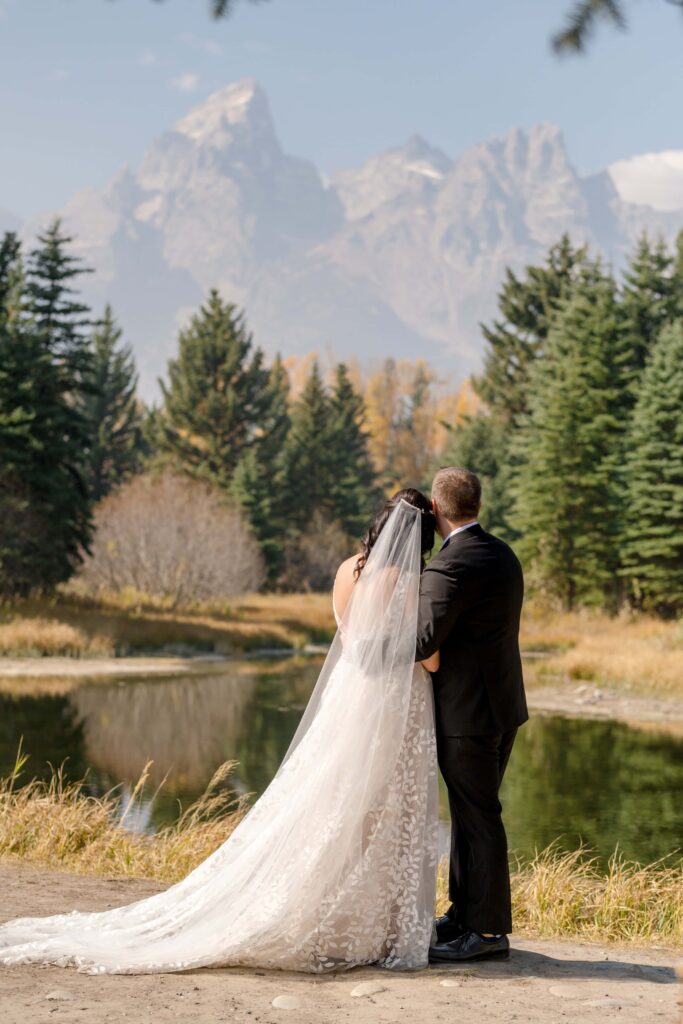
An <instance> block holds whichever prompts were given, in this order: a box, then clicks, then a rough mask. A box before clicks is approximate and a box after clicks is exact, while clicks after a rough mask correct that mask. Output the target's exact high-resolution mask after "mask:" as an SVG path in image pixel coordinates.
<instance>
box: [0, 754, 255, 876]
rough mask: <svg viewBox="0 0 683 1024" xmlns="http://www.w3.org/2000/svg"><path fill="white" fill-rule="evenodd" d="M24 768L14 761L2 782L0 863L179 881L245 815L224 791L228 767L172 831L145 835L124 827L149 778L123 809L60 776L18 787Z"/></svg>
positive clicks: (110, 797)
mask: <svg viewBox="0 0 683 1024" xmlns="http://www.w3.org/2000/svg"><path fill="white" fill-rule="evenodd" d="M24 763H25V758H24V757H23V755H21V754H20V755H19V757H18V758H17V764H16V766H15V769H14V772H13V773H12V774H11V775H10V776H9V777H8V778H7V779H3V780H1V781H0V858H1V857H9V858H20V859H21V861H22V862H23V863H29V864H38V865H43V866H45V867H47V868H64V869H69V870H71V871H76V872H79V873H81V874H87V875H102V874H107V875H109V874H114V875H125V876H128V877H133V878H154V879H158V880H159V881H163V882H169V883H171V882H177V881H179V879H181V878H183V877H184V876H185V875H186V874H187V873H188V871H191V870H192V868H194V867H195V866H196V865H197V864H199V863H200V862H201V861H202V860H204V859H205V858H206V857H208V855H209V854H210V853H212V852H213V851H214V850H215V849H216V848H217V847H218V846H220V845H221V843H223V842H224V841H225V840H226V839H227V838H228V836H229V835H230V833H231V832H232V831H233V829H234V828H235V825H236V824H237V822H238V821H239V819H240V818H241V816H242V813H243V808H242V805H241V804H240V803H239V802H236V801H235V800H234V798H233V797H232V796H231V795H229V790H228V791H226V789H225V782H226V780H227V779H228V777H229V775H230V772H231V770H232V768H233V764H232V763H230V762H226V763H225V764H224V765H222V766H221V767H220V768H219V769H218V770H217V771H216V773H215V774H214V776H213V778H212V779H211V781H210V783H209V785H208V787H207V789H206V792H205V793H204V795H203V796H202V798H201V799H200V800H199V801H198V802H197V803H196V804H194V805H193V806H192V807H189V808H188V809H187V810H186V811H185V813H184V814H183V815H182V816H181V817H180V818H179V819H178V821H177V822H176V823H175V824H174V825H170V826H168V827H166V828H164V829H163V830H161V831H159V832H157V833H156V834H155V835H151V836H150V835H144V834H141V833H139V832H133V831H130V830H129V829H127V828H126V827H125V826H126V818H127V816H128V815H129V814H130V813H131V811H132V810H133V808H134V805H135V802H136V800H137V798H138V796H139V795H140V793H141V792H142V790H143V788H144V785H145V783H146V781H147V777H148V772H147V771H144V772H143V773H142V775H141V776H140V779H139V780H138V782H137V784H136V786H135V788H134V790H133V792H132V794H131V796H130V798H129V800H128V802H127V804H126V806H125V807H123V808H122V807H121V804H120V800H119V797H118V796H117V794H116V793H115V791H112V792H111V793H109V794H107V795H105V796H104V797H94V796H90V795H88V794H87V793H86V791H85V784H84V782H75V783H74V782H67V781H66V780H65V778H64V776H63V774H62V772H61V771H54V772H53V774H52V778H51V779H50V780H49V781H47V782H42V781H39V780H37V779H34V780H33V781H32V782H29V783H28V784H26V785H23V786H19V785H17V783H18V778H19V774H20V772H21V769H22V767H23V765H24Z"/></svg>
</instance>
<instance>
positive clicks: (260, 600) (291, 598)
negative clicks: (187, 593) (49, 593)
mask: <svg viewBox="0 0 683 1024" xmlns="http://www.w3.org/2000/svg"><path fill="white" fill-rule="evenodd" d="M3 619H4V622H3V621H2V620H3ZM333 633H334V618H333V615H332V609H331V605H330V598H329V595H324V594H293V595H282V594H270V595H265V594H257V595H252V596H247V597H242V598H237V599H235V600H234V601H231V602H229V603H228V602H221V603H217V602H215V603H212V604H203V605H196V606H192V607H188V608H183V609H180V610H171V609H170V608H168V607H167V606H166V605H165V604H164V602H163V601H158V600H153V599H152V598H150V597H148V596H147V595H144V594H139V593H133V592H131V591H127V592H124V593H121V594H110V595H104V596H101V597H98V598H97V599H95V598H90V597H87V596H85V595H83V594H80V593H78V592H75V591H73V590H69V589H67V590H65V591H63V592H61V593H59V594H58V595H57V596H56V597H55V598H54V599H51V600H47V599H29V600H25V601H21V602H17V603H15V604H14V605H13V606H11V607H10V608H8V609H6V610H5V613H4V615H2V616H1V617H0V656H5V657H10V656H11V657H28V656H47V655H55V656H56V655H68V656H70V657H93V656H101V655H109V656H111V655H126V654H142V653H145V654H150V653H151V654H156V653H172V654H181V655H183V654H192V653H207V652H211V653H217V654H241V653H245V652H249V651H254V650H264V649H288V650H292V649H294V650H300V649H301V648H303V647H305V646H306V645H307V644H310V643H324V642H326V641H329V640H330V639H331V637H332V635H333Z"/></svg>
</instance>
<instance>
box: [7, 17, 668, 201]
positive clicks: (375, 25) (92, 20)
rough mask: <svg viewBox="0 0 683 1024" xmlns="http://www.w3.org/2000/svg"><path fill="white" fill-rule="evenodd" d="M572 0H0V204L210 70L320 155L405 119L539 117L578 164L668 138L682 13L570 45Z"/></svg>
mask: <svg viewBox="0 0 683 1024" xmlns="http://www.w3.org/2000/svg"><path fill="white" fill-rule="evenodd" d="M569 3H570V0H514V2H512V0H270V2H269V3H263V4H256V5H252V4H248V3H243V4H242V5H241V6H240V7H239V8H238V10H237V11H236V13H235V15H234V16H233V17H232V18H230V19H228V20H227V21H225V22H213V21H211V20H210V19H209V17H208V14H207V7H208V4H207V2H206V0H164V2H162V3H157V2H154V0H0V139H1V144H2V160H1V162H0V207H5V208H7V209H9V210H12V211H13V212H15V213H16V214H18V215H20V216H28V215H31V214H34V213H36V212H38V211H41V210H45V209H54V208H57V207H59V206H61V205H62V204H63V203H64V202H65V201H66V200H67V199H68V198H69V197H70V196H71V195H72V194H73V193H74V192H75V191H76V190H77V189H79V188H82V187H83V186H84V185H95V186H99V185H102V184H103V183H104V182H105V181H107V180H108V179H109V178H110V177H111V176H112V175H113V173H114V172H115V171H116V170H117V169H118V167H120V165H121V164H122V163H124V162H129V163H131V164H133V165H135V164H137V162H138V161H139V159H140V157H141V155H142V152H143V150H144V149H145V147H146V146H147V145H148V144H149V142H150V141H151V140H152V139H153V138H154V137H155V136H157V135H158V134H159V133H160V132H162V131H163V130H164V129H166V128H168V127H170V126H171V125H172V124H173V122H174V121H175V120H176V119H177V118H178V117H179V116H181V115H182V114H183V113H185V112H186V111H187V110H188V109H189V108H190V107H191V106H193V105H194V104H195V103H197V102H198V101H199V100H201V99H202V98H203V97H205V96H207V95H208V94H209V93H210V92H212V91H214V90H215V89H217V88H220V87H221V86H223V85H225V84H227V83H228V82H231V81H234V80H236V79H238V78H242V77H244V76H254V77H255V78H256V79H257V80H258V81H259V82H260V83H261V85H262V86H263V87H264V88H265V90H266V92H267V93H268V95H269V97H270V101H271V106H272V109H273V114H274V118H275V122H276V125H277V129H278V133H279V136H280V139H281V142H282V143H283V145H284V147H285V149H287V150H288V151H290V152H292V153H295V154H297V155H299V156H306V157H309V158H310V159H312V160H314V161H315V163H316V164H317V165H318V166H319V167H320V168H321V170H323V171H325V172H328V173H329V172H332V171H335V170H338V169H340V168H342V167H348V166H352V165H355V164H358V163H360V162H361V161H363V160H364V159H365V158H367V157H368V156H370V155H372V154H374V153H377V152H378V151H380V150H382V149H384V148H386V147H388V146H391V145H397V144H400V143H402V142H403V141H405V139H406V138H407V137H408V136H410V135H411V134H412V133H414V132H419V133H420V134H421V135H423V136H425V138H427V139H428V140H429V141H430V142H432V143H434V144H436V145H438V146H441V147H442V148H443V149H444V150H445V151H446V152H447V153H449V154H450V155H452V156H456V155H457V154H458V153H459V152H461V151H462V150H463V149H464V148H465V147H466V146H468V145H471V144H472V143H474V142H478V141H480V140H481V139H484V138H487V137H488V136H490V135H494V134H499V133H501V132H504V131H507V129H509V128H510V127H512V126H513V125H520V126H522V127H526V126H529V125H531V124H533V123H534V122H537V121H554V122H556V123H558V124H559V125H560V126H561V127H562V129H563V130H564V133H565V137H566V140H567V145H568V149H569V152H570V154H571V156H572V158H573V160H574V162H575V164H576V165H577V167H578V169H579V170H580V171H582V172H590V171H594V170H598V169H600V168H602V167H604V166H605V165H607V164H608V163H610V162H611V161H613V160H617V159H620V158H624V157H627V156H631V155H632V154H635V153H640V152H644V151H648V150H661V149H679V148H683V118H682V117H681V110H683V16H682V15H681V12H680V9H678V8H676V7H675V6H674V5H671V4H667V3H665V2H664V0H649V2H647V3H639V4H638V3H634V4H633V5H632V6H633V8H634V11H633V17H632V31H631V32H630V33H629V34H627V35H623V34H620V33H616V32H614V31H611V30H609V29H607V30H605V31H603V32H601V33H600V36H599V38H598V39H597V40H596V41H595V43H594V44H593V46H592V47H591V48H590V51H589V53H588V55H587V56H586V57H583V58H571V59H569V58H564V59H558V58H557V57H555V56H554V55H553V54H552V53H551V52H550V48H549V45H548V37H549V35H550V33H551V31H552V30H553V29H554V28H557V27H558V25H559V24H560V23H561V22H562V17H563V13H564V12H565V11H566V9H567V6H568V5H569Z"/></svg>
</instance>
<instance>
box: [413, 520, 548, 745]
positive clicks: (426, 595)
mask: <svg viewBox="0 0 683 1024" xmlns="http://www.w3.org/2000/svg"><path fill="white" fill-rule="evenodd" d="M523 596H524V577H523V575H522V567H521V565H520V564H519V561H518V559H517V556H516V555H515V553H514V551H513V550H512V549H511V548H510V547H508V545H507V544H505V543H504V542H503V541H502V540H498V538H497V537H494V536H492V534H490V533H486V531H485V530H483V529H482V528H481V526H478V525H477V526H471V527H468V529H466V530H463V531H462V532H461V533H457V534H456V535H455V536H454V537H452V538H451V540H450V542H449V543H448V545H447V546H446V547H445V548H442V550H441V551H439V553H438V554H437V555H435V556H434V558H433V559H432V560H431V562H430V563H429V565H428V566H427V568H426V569H425V571H424V572H423V574H422V581H421V584H420V607H419V613H418V626H417V660H418V661H422V660H424V659H425V658H428V657H430V655H432V654H434V652H435V651H440V652H441V666H440V668H439V670H438V671H437V672H435V673H434V674H433V676H432V678H433V682H434V702H435V710H436V724H437V731H438V732H439V733H440V734H441V735H443V736H488V735H493V734H495V733H501V732H507V730H509V729H514V728H516V727H517V726H519V725H521V724H522V723H523V722H525V721H526V720H527V718H528V717H529V713H528V711H527V706H526V697H525V694H524V681H523V678H522V661H521V657H520V653H519V619H520V614H521V610H522V599H523Z"/></svg>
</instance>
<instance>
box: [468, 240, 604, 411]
mask: <svg viewBox="0 0 683 1024" xmlns="http://www.w3.org/2000/svg"><path fill="white" fill-rule="evenodd" d="M585 261H586V249H585V247H584V248H579V249H575V248H574V247H573V246H572V244H571V241H570V239H569V236H568V235H564V236H563V237H562V239H561V240H560V242H559V243H558V244H557V245H554V246H552V248H551V249H550V251H549V252H548V255H547V256H546V260H545V264H544V265H543V266H540V267H533V266H529V267H527V268H526V272H525V276H524V277H523V278H519V277H518V276H517V275H516V274H515V273H513V271H512V270H510V269H509V268H508V269H507V270H506V274H505V281H504V283H503V286H502V288H501V290H500V292H499V294H498V308H499V310H500V314H501V317H500V319H498V320H494V322H493V325H492V326H491V327H487V326H485V325H484V324H482V332H483V335H484V338H485V340H486V342H487V343H488V345H489V349H488V351H487V353H486V356H485V360H484V371H483V373H482V375H481V376H480V377H477V378H475V379H474V381H473V384H474V388H475V391H476V392H477V394H478V395H479V396H480V397H481V398H482V399H483V400H484V402H485V403H486V404H487V406H488V407H489V410H490V411H491V413H492V414H493V415H494V416H496V417H500V418H501V419H503V420H505V421H506V422H512V423H514V422H515V421H516V420H517V419H518V418H519V417H521V416H523V415H524V414H525V413H526V412H527V411H528V401H529V373H530V371H531V367H532V365H533V363H534V362H535V360H536V358H537V357H538V356H539V355H540V354H541V353H542V351H543V346H544V342H545V339H546V337H547V335H548V332H549V330H550V328H551V325H552V322H553V318H554V316H555V314H556V312H557V310H558V309H559V308H560V306H561V305H562V303H563V301H564V300H565V299H566V298H567V297H568V295H569V294H570V292H571V288H572V285H573V282H574V281H575V280H576V277H577V274H578V273H579V272H580V270H581V267H582V266H583V264H584V263H585Z"/></svg>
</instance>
